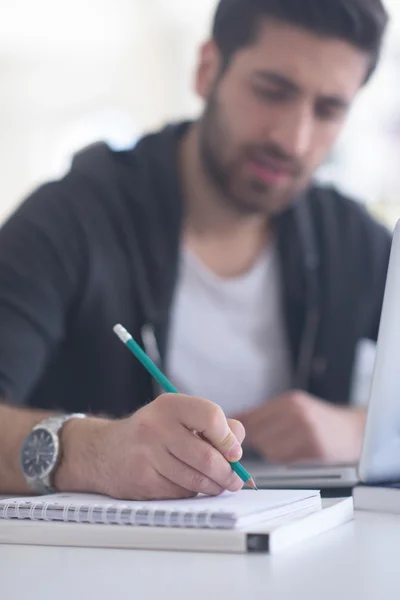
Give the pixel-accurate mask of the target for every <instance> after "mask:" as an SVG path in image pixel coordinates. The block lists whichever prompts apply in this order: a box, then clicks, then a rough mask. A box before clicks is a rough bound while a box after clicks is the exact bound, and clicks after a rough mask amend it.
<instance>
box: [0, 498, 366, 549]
mask: <svg viewBox="0 0 400 600" xmlns="http://www.w3.org/2000/svg"><path fill="white" fill-rule="evenodd" d="M256 496H257V497H256ZM353 514H354V513H353V501H352V498H348V499H347V500H343V501H338V500H335V501H330V503H329V505H323V506H322V502H321V498H320V495H319V493H317V492H301V491H300V492H298V491H295V492H293V491H290V492H286V491H263V492H258V493H255V492H252V491H251V492H247V491H244V492H241V493H239V494H237V495H235V496H233V495H229V494H225V495H224V496H221V497H220V498H205V497H199V498H196V500H187V501H182V502H155V503H154V502H151V503H148V502H145V503H142V502H140V503H132V502H128V503H127V502H122V503H121V502H117V501H113V500H110V499H109V498H103V497H101V496H87V495H66V494H58V495H56V496H52V497H46V498H17V499H11V500H10V499H8V500H5V501H2V502H0V515H1V518H0V544H19V545H35V546H51V547H60V546H64V547H75V548H77V547H80V548H102V549H125V550H128V549H129V550H159V551H181V552H183V551H184V552H214V553H229V554H243V553H269V554H278V553H280V552H283V551H284V550H286V549H288V548H290V547H291V546H293V545H296V544H299V543H300V542H303V541H305V540H308V539H310V538H313V537H315V536H318V535H321V534H322V533H324V532H327V531H329V530H331V529H333V528H335V527H338V526H339V525H342V524H344V523H347V522H348V521H351V520H352V519H353ZM132 525H133V526H132Z"/></svg>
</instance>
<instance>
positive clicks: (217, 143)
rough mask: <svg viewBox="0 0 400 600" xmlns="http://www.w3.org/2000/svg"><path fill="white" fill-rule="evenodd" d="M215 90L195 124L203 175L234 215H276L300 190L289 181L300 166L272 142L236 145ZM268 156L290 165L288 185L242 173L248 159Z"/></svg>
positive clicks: (215, 89) (299, 170) (216, 87)
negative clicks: (282, 185)
mask: <svg viewBox="0 0 400 600" xmlns="http://www.w3.org/2000/svg"><path fill="white" fill-rule="evenodd" d="M217 89H218V86H217V85H216V86H215V88H214V90H213V92H212V94H211V96H210V98H209V101H208V104H207V106H206V109H205V111H204V114H203V116H202V119H201V120H200V123H199V125H200V127H199V141H200V147H199V150H200V159H201V161H202V164H203V167H204V169H205V172H206V175H207V176H208V178H209V179H210V181H211V182H212V183H213V185H214V187H215V188H216V189H217V190H218V192H219V194H218V196H219V197H220V199H221V202H224V203H225V204H227V205H229V207H230V208H231V209H233V210H234V211H235V212H237V213H238V214H241V215H244V216H246V215H247V216H250V215H265V216H271V215H274V214H277V213H279V212H281V211H282V210H284V209H285V208H287V207H288V206H289V205H290V204H291V203H292V202H293V200H294V198H295V197H296V196H297V194H298V193H299V192H300V191H301V189H302V186H301V185H297V186H296V185H295V184H294V181H293V180H294V179H295V177H299V176H301V173H302V169H301V166H300V165H299V164H298V162H297V161H296V160H295V159H293V158H292V157H290V156H288V155H287V153H285V152H284V151H283V150H282V149H281V148H279V147H278V146H277V145H276V144H271V143H264V144H253V145H250V144H249V145H246V146H243V147H242V148H238V147H237V144H235V141H234V139H233V136H232V132H231V128H230V126H229V123H228V120H227V119H226V117H225V115H224V111H223V109H222V107H221V106H220V104H219V101H218V98H217ZM235 148H236V152H235V150H234V149H235ZM268 158H269V159H273V160H275V161H279V163H280V164H282V165H284V166H285V167H286V168H290V170H291V172H292V173H293V177H292V178H291V182H292V185H291V186H285V189H277V186H274V185H268V184H267V183H265V182H263V181H261V180H260V179H257V178H255V177H251V176H249V175H248V176H246V174H245V172H244V167H245V166H246V163H247V162H248V161H251V160H263V159H264V160H265V159H268ZM303 187H305V186H303Z"/></svg>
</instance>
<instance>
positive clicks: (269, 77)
mask: <svg viewBox="0 0 400 600" xmlns="http://www.w3.org/2000/svg"><path fill="white" fill-rule="evenodd" d="M255 76H256V78H257V79H260V80H263V81H265V82H267V83H271V84H273V85H277V86H279V87H281V88H284V89H286V91H288V92H290V93H291V94H293V95H295V96H300V95H301V94H302V89H301V87H300V86H299V85H298V84H297V83H295V82H294V81H293V80H292V79H290V78H289V77H286V76H285V75H282V74H281V73H276V72H275V71H256V72H255ZM319 100H320V101H321V100H322V101H323V102H327V103H329V104H331V106H334V107H337V108H343V109H345V110H347V109H348V108H349V106H350V102H348V101H347V100H345V99H344V98H342V97H341V96H337V95H335V94H333V95H326V96H323V95H321V96H320V98H319Z"/></svg>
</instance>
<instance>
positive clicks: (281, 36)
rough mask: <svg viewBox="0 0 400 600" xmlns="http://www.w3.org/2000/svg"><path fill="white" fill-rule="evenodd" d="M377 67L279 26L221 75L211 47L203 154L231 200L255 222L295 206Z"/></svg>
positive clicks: (202, 86)
mask: <svg viewBox="0 0 400 600" xmlns="http://www.w3.org/2000/svg"><path fill="white" fill-rule="evenodd" d="M368 67H369V57H367V56H366V54H364V53H363V52H362V51H360V50H358V49H357V48H355V47H353V46H352V45H350V44H348V43H346V42H343V41H340V40H337V39H329V38H323V37H318V36H316V35H314V34H312V33H310V32H308V31H306V30H302V29H298V28H295V27H292V26H290V25H286V24H283V23H279V22H276V21H266V22H265V23H264V25H262V27H261V28H260V34H259V36H258V38H257V40H256V42H255V43H254V45H252V46H251V47H248V48H244V49H243V50H240V51H238V52H237V53H236V54H235V55H234V57H233V59H232V61H231V63H230V65H229V66H228V68H227V69H226V71H224V72H223V73H222V74H221V63H220V55H219V52H218V50H217V49H216V47H215V45H214V44H213V43H209V44H208V45H206V46H205V47H204V49H203V54H202V61H201V64H200V68H199V72H198V76H197V90H198V92H199V93H200V95H201V96H202V97H203V98H204V99H205V100H206V109H205V112H204V115H203V117H202V119H201V121H200V124H199V125H200V143H201V148H200V151H201V156H202V159H203V163H204V166H205V168H206V170H207V174H208V176H209V177H211V178H212V181H213V182H214V184H215V185H217V187H218V189H219V191H220V193H221V197H222V198H223V199H224V201H226V202H229V204H230V205H231V206H232V208H234V209H235V210H237V211H238V212H241V213H248V214H251V213H264V214H267V215H271V214H274V213H277V212H280V211H281V210H283V209H284V208H286V207H287V206H288V205H289V204H290V203H291V202H292V201H293V200H294V199H295V197H296V196H297V195H298V193H299V192H301V191H302V190H303V189H304V188H306V187H307V185H308V183H309V182H310V180H311V178H312V176H313V173H314V171H315V170H316V169H317V167H319V165H320V164H321V163H322V162H323V161H324V160H325V159H326V158H327V155H328V154H329V152H330V151H331V149H332V146H333V144H334V142H335V140H336V138H337V136H338V134H339V133H340V131H341V128H342V125H343V123H344V120H345V117H346V115H347V113H348V110H349V107H350V105H351V103H352V101H353V99H354V97H355V95H356V94H357V91H358V90H359V89H360V87H361V85H362V83H363V81H364V79H365V77H366V73H367V69H368Z"/></svg>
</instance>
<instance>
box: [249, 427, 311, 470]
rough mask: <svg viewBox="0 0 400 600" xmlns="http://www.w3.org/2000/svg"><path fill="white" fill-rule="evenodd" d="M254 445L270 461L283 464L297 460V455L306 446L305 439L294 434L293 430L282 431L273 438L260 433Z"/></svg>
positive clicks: (277, 432)
mask: <svg viewBox="0 0 400 600" xmlns="http://www.w3.org/2000/svg"><path fill="white" fill-rule="evenodd" d="M253 443H254V445H255V447H256V448H257V449H258V450H259V451H261V453H262V454H263V456H265V458H267V459H268V460H269V461H272V462H278V463H282V462H286V461H292V460H295V459H296V457H297V453H298V452H299V451H300V449H301V448H302V447H303V446H304V437H303V436H302V435H301V434H299V433H293V430H292V429H282V430H280V431H276V432H275V433H274V434H273V435H271V436H265V435H264V434H262V433H259V434H258V435H257V436H255V437H254V440H253Z"/></svg>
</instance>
